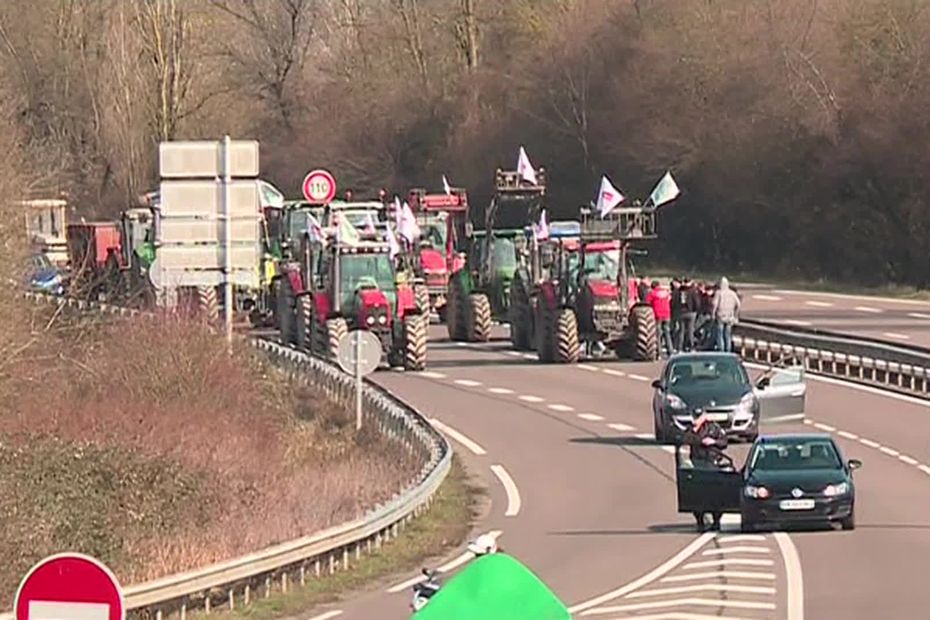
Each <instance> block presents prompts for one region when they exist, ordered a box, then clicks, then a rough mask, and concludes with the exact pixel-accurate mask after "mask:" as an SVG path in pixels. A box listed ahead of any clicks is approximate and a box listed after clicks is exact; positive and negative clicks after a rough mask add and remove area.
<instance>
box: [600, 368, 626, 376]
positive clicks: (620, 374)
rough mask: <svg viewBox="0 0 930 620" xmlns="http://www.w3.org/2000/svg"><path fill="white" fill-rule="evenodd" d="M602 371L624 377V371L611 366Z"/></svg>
mask: <svg viewBox="0 0 930 620" xmlns="http://www.w3.org/2000/svg"><path fill="white" fill-rule="evenodd" d="M604 372H605V373H606V374H608V375H613V376H614V377H625V376H626V373H625V372H623V371H622V370H614V369H613V368H605V369H604Z"/></svg>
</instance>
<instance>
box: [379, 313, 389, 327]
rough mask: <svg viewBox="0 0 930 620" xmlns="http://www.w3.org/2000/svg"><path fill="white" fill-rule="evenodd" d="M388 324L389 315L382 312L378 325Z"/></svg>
mask: <svg viewBox="0 0 930 620" xmlns="http://www.w3.org/2000/svg"><path fill="white" fill-rule="evenodd" d="M386 324H387V315H386V314H382V315H381V316H379V317H378V325H386Z"/></svg>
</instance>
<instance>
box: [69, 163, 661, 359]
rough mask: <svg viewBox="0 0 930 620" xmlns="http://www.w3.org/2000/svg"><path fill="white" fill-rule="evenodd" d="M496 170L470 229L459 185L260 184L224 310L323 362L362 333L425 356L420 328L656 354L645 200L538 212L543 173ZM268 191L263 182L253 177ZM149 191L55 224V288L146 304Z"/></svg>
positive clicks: (208, 307)
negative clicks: (502, 327)
mask: <svg viewBox="0 0 930 620" xmlns="http://www.w3.org/2000/svg"><path fill="white" fill-rule="evenodd" d="M527 176H528V175H527V174H525V172H520V171H506V170H500V169H498V170H497V171H496V172H495V177H494V191H493V197H492V199H491V202H490V205H489V206H488V208H487V209H486V211H485V216H484V226H483V227H481V228H480V229H476V226H475V224H474V223H473V222H472V221H471V220H470V217H469V216H470V213H469V202H468V194H467V192H466V191H465V190H464V189H461V188H452V187H450V186H448V184H446V187H445V191H443V192H436V193H430V192H428V191H426V190H425V189H420V188H417V189H412V190H410V191H409V192H407V194H406V196H405V200H404V201H403V203H401V201H400V200H399V199H398V198H396V197H395V198H394V199H393V200H389V199H388V197H387V192H386V191H384V190H382V191H381V192H380V193H379V195H378V197H377V198H375V199H370V200H358V199H354V198H353V197H352V196H351V194H347V195H346V197H345V199H343V200H340V199H333V200H331V201H330V202H328V203H326V204H312V203H309V202H305V201H301V200H290V201H288V200H285V199H284V196H283V195H282V194H281V193H280V192H278V191H277V190H276V189H275V188H274V187H273V186H271V185H270V184H268V183H265V182H264V181H259V183H262V184H263V188H262V189H263V191H262V192H260V195H261V196H262V202H261V205H260V208H259V214H258V220H259V222H260V230H261V235H260V238H261V241H260V243H261V246H262V247H261V253H260V263H259V264H257V265H256V267H255V268H256V271H257V272H258V274H259V278H258V279H257V281H258V282H259V286H258V287H257V288H254V289H249V288H244V287H236V293H235V295H234V300H235V311H236V313H237V315H238V316H240V317H247V318H248V320H249V322H250V323H251V325H252V326H253V327H265V328H273V329H274V330H275V331H276V332H277V333H278V334H279V335H280V338H281V340H282V341H283V342H285V343H289V344H291V345H293V346H295V347H297V348H299V349H301V350H304V351H306V352H309V353H312V354H314V355H318V356H320V357H325V358H330V359H333V358H334V357H335V356H336V352H337V348H338V346H337V345H338V343H339V341H340V338H342V336H343V335H344V334H346V333H347V332H348V331H350V330H354V329H361V330H367V331H370V332H371V333H373V334H375V335H376V336H377V337H378V339H379V340H380V341H381V343H382V349H383V353H384V357H385V359H386V360H387V362H388V363H389V365H390V366H396V367H403V368H405V369H407V370H422V369H424V368H425V367H426V357H427V341H428V332H429V323H430V320H431V318H435V320H437V321H438V322H439V323H444V324H445V326H446V329H447V330H448V335H449V338H450V339H452V340H454V341H465V342H486V341H488V340H489V339H490V337H491V331H492V325H493V324H494V323H495V322H497V323H506V324H509V326H510V340H511V343H512V345H513V347H514V348H515V349H517V350H520V351H536V353H537V356H538V358H539V359H540V361H543V362H550V363H573V362H576V361H578V360H579V359H580V358H581V357H582V356H586V357H596V356H601V355H607V354H610V355H616V356H619V357H624V358H633V359H637V360H652V359H655V358H656V357H657V354H658V346H657V345H658V343H657V333H656V322H655V319H654V316H653V313H652V310H651V308H650V307H649V306H648V305H646V304H644V303H643V300H640V299H639V298H638V295H637V289H636V286H635V285H634V284H633V281H634V274H633V271H632V261H631V255H632V254H633V249H632V247H631V244H632V243H634V242H636V241H641V240H644V239H652V238H655V236H656V216H655V209H654V208H653V209H646V208H642V207H639V206H636V207H632V208H626V207H624V208H616V209H613V210H611V211H610V212H608V213H606V214H604V215H601V214H598V213H592V212H591V211H589V210H588V209H586V208H582V209H581V211H580V213H579V219H577V220H567V221H556V222H552V223H551V224H550V223H547V222H546V221H545V215H546V212H547V210H548V209H547V207H548V205H547V195H546V189H547V188H546V174H545V170H544V169H537V170H533V173H532V174H531V175H529V176H530V179H531V180H528V179H527ZM265 186H267V187H265ZM158 215H159V205H158V194H157V192H153V193H150V194H147V195H145V196H144V197H142V202H141V203H140V205H137V206H135V207H133V208H131V209H128V210H126V211H125V212H124V213H122V214H121V217H120V218H119V220H118V221H114V222H91V223H86V222H80V223H71V224H68V225H67V236H66V237H67V239H66V245H67V258H68V273H69V277H68V283H69V294H71V295H74V296H82V297H85V298H87V297H90V298H93V299H106V300H108V301H111V302H114V303H120V304H126V305H134V306H137V307H140V306H141V307H151V306H152V305H154V304H155V303H156V301H157V298H158V294H159V286H158V285H157V283H154V282H152V278H151V277H150V276H149V274H150V273H151V271H152V265H153V262H154V261H155V260H157V256H158V248H157V245H158V244H157V243H156V239H157V238H158V237H157V235H156V230H157V226H158V221H159V217H158ZM177 302H178V303H179V304H180V305H184V306H186V307H192V308H195V309H197V310H198V311H200V312H201V313H204V314H206V315H208V316H210V317H213V316H216V315H217V313H218V310H219V301H218V296H217V292H216V290H215V289H213V288H212V287H204V288H189V289H184V290H179V291H178V299H177Z"/></svg>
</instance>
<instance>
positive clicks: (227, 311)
mask: <svg viewBox="0 0 930 620" xmlns="http://www.w3.org/2000/svg"><path fill="white" fill-rule="evenodd" d="M231 184H232V161H231V156H230V139H229V136H228V135H227V136H223V192H222V194H223V200H222V202H223V211H222V215H221V217H222V218H223V323H224V324H225V327H226V346H227V348H228V350H229V353H230V355H231V354H232V342H233V318H232V314H233V294H232V281H231V277H232V240H231V239H232V222H231V216H230V206H229V203H230V196H229V190H230V185H231Z"/></svg>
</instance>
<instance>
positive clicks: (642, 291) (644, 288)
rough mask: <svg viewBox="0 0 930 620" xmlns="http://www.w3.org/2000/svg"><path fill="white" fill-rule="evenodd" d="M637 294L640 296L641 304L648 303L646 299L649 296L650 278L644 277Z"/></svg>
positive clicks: (637, 288)
mask: <svg viewBox="0 0 930 620" xmlns="http://www.w3.org/2000/svg"><path fill="white" fill-rule="evenodd" d="M636 292H637V294H638V295H639V301H640V303H646V297H648V296H649V278H647V277H646V276H643V277H642V278H640V279H639V282H638V283H637V285H636Z"/></svg>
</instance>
